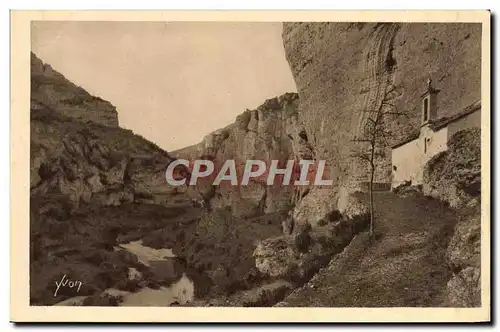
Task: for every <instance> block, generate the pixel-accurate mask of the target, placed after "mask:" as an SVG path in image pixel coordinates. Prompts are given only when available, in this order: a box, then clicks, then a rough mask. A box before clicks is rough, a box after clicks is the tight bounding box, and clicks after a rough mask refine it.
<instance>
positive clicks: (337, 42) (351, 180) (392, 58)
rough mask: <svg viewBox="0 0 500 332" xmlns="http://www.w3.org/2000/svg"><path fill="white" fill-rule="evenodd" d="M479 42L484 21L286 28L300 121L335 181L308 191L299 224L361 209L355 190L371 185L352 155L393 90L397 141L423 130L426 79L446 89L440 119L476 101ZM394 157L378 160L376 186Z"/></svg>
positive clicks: (299, 209)
mask: <svg viewBox="0 0 500 332" xmlns="http://www.w3.org/2000/svg"><path fill="white" fill-rule="evenodd" d="M480 40H481V26H480V25H479V24H424V23H422V24H419V23H412V24H400V23H328V22H325V23H322V22H314V23H309V22H307V23H295V22H293V23H284V26H283V42H284V47H285V54H286V57H287V60H288V62H289V64H290V68H291V70H292V73H293V76H294V79H295V82H296V84H297V88H298V93H299V96H300V100H301V112H300V114H299V118H300V120H301V121H302V122H303V124H304V127H305V130H306V131H307V133H308V135H309V137H311V144H312V145H313V148H314V149H315V151H316V155H317V157H318V158H319V159H326V160H327V162H328V164H329V174H332V175H331V177H332V178H333V179H334V185H333V187H332V188H328V189H322V190H317V189H313V190H311V192H310V194H309V195H307V196H306V197H305V198H304V200H303V201H302V202H301V204H299V206H298V207H297V208H296V211H295V216H296V218H297V220H298V221H302V222H306V221H309V222H314V221H315V220H318V219H320V218H322V217H323V216H324V215H325V214H326V213H328V212H329V211H332V210H337V209H338V210H340V211H341V212H344V213H346V214H349V213H353V214H356V213H359V212H360V211H359V209H360V207H357V202H356V201H353V200H352V199H351V193H352V192H354V191H356V190H358V189H359V182H360V181H366V176H365V175H366V172H365V169H366V168H365V166H364V165H363V164H362V163H361V162H359V161H357V160H355V159H354V158H352V156H353V155H354V154H355V153H356V151H357V150H358V149H359V146H358V145H357V144H355V143H354V142H353V139H355V138H356V137H357V136H358V135H359V134H360V130H361V129H362V128H363V126H364V124H365V123H366V118H367V114H368V113H367V111H370V109H373V108H374V107H376V106H377V105H380V103H381V102H382V100H384V98H385V97H386V96H387V92H388V91H390V90H393V91H394V94H393V95H392V96H391V99H392V100H391V103H393V104H394V108H395V109H396V110H398V111H400V112H405V113H407V117H402V118H398V119H394V120H393V121H392V123H388V127H390V128H391V129H392V131H393V136H394V137H393V138H392V141H393V143H396V142H397V141H399V140H400V139H402V138H404V137H406V136H407V135H408V134H410V133H411V132H412V130H415V128H418V126H419V125H420V99H419V98H420V95H421V93H422V92H424V89H425V84H426V81H427V79H428V78H429V77H431V78H432V80H433V82H434V85H435V87H436V88H439V89H441V92H440V94H439V97H438V101H437V105H438V116H445V115H446V116H449V115H452V114H454V113H455V112H459V111H460V110H462V109H463V108H465V107H466V106H467V105H470V104H472V103H473V102H476V101H477V100H479V99H480V91H481V88H480V73H481V70H480V65H481V43H480ZM389 152H390V151H389V150H388V149H387V151H386V157H382V158H381V159H380V160H379V161H378V164H379V165H380V167H379V172H378V173H377V174H376V177H377V181H383V182H390V175H391V170H390V153H389Z"/></svg>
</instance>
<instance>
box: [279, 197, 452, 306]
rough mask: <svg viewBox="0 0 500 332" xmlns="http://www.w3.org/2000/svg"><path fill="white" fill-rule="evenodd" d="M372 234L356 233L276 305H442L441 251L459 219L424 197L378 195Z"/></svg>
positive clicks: (444, 274)
mask: <svg viewBox="0 0 500 332" xmlns="http://www.w3.org/2000/svg"><path fill="white" fill-rule="evenodd" d="M375 200H376V205H375V209H376V221H377V223H376V225H375V228H376V233H378V234H379V235H378V236H377V237H376V238H375V239H373V240H371V241H370V239H369V237H368V236H367V234H365V233H363V234H360V235H358V236H357V237H356V238H355V239H354V240H353V241H352V242H351V244H350V245H349V246H348V247H347V248H346V250H345V251H344V252H343V253H341V254H339V255H338V256H336V257H335V258H334V259H333V260H332V261H331V262H330V264H329V266H328V267H326V268H325V269H323V270H322V271H320V272H319V273H318V274H317V275H316V276H315V277H314V278H313V279H312V280H311V281H310V282H309V283H308V284H306V285H305V286H304V287H302V288H300V289H297V290H295V291H294V292H293V293H292V294H291V295H290V296H288V297H287V298H286V299H285V301H283V302H282V303H280V304H278V306H319V307H379V306H381V307H392V306H396V307H409V306H440V305H442V302H443V290H444V289H445V287H446V282H447V280H448V279H449V271H448V269H447V266H446V263H445V256H444V254H445V248H446V246H447V243H448V241H449V239H450V237H451V235H452V231H453V227H454V225H455V222H456V220H457V216H456V215H455V213H454V212H453V211H452V210H450V209H449V208H447V207H445V206H444V205H443V204H442V203H440V202H438V201H435V200H432V199H428V198H426V197H422V196H411V197H398V196H395V195H394V194H392V193H377V194H376V196H375Z"/></svg>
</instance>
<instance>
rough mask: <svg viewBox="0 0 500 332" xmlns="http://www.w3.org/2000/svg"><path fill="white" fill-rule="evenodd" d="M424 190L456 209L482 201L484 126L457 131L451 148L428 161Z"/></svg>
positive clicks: (425, 169)
mask: <svg viewBox="0 0 500 332" xmlns="http://www.w3.org/2000/svg"><path fill="white" fill-rule="evenodd" d="M423 192H424V194H426V195H429V196H433V197H435V198H438V199H441V200H443V201H446V202H448V203H449V204H450V206H452V207H454V208H460V207H463V206H466V205H468V204H472V205H474V204H475V203H477V201H478V200H480V198H481V129H479V128H475V129H467V130H462V131H459V132H457V133H456V134H455V135H453V136H452V137H451V139H450V141H449V142H448V150H446V151H443V152H441V153H439V154H437V155H435V156H434V157H433V158H432V159H431V160H429V161H428V162H427V164H426V165H425V168H424V184H423Z"/></svg>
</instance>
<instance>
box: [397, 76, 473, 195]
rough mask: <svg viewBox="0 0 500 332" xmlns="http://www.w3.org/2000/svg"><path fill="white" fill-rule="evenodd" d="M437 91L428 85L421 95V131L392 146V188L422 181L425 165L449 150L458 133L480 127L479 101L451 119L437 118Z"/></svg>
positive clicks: (430, 83)
mask: <svg viewBox="0 0 500 332" xmlns="http://www.w3.org/2000/svg"><path fill="white" fill-rule="evenodd" d="M439 91H440V90H438V89H435V88H434V87H433V86H432V81H431V80H430V79H429V80H428V82H427V89H426V91H425V92H424V93H423V94H422V95H421V97H420V98H421V104H422V106H421V119H422V120H421V125H420V130H419V131H418V132H415V133H414V134H413V135H411V136H410V137H408V138H407V139H405V140H403V141H402V142H400V143H398V144H396V145H394V146H392V185H391V186H392V188H394V187H397V186H399V185H400V184H402V183H404V182H406V181H411V184H412V185H419V184H422V182H423V171H424V167H425V165H426V163H427V162H428V161H429V160H430V159H431V158H432V157H433V156H434V155H436V154H437V153H439V152H442V151H445V150H446V149H447V148H448V146H447V145H448V141H449V140H450V138H451V137H452V136H453V135H454V134H455V133H457V132H458V131H461V130H464V129H468V128H480V127H481V102H480V101H477V102H475V103H473V104H471V105H469V106H468V107H466V108H465V109H463V110H462V111H460V112H459V113H457V114H455V115H453V116H451V117H441V118H439V117H438V113H439V110H438V107H437V105H438V103H437V100H438V95H439Z"/></svg>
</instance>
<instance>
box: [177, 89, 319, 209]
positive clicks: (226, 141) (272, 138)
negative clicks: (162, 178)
mask: <svg viewBox="0 0 500 332" xmlns="http://www.w3.org/2000/svg"><path fill="white" fill-rule="evenodd" d="M298 114H299V100H298V96H297V94H294V93H286V94H284V95H282V96H279V97H276V98H272V99H268V100H267V101H265V102H264V103H263V104H262V105H260V106H259V107H257V108H256V109H253V110H246V111H245V112H244V113H242V114H240V115H239V116H238V117H237V118H236V120H235V122H234V123H233V124H231V125H229V126H227V127H226V128H223V129H220V130H217V131H215V132H213V133H211V134H209V135H207V136H205V137H204V139H203V140H202V142H201V143H199V144H198V145H195V146H191V147H188V148H184V149H182V150H179V151H174V152H172V154H173V155H175V156H177V157H179V158H181V157H182V158H192V159H195V158H200V157H202V156H204V157H207V158H210V159H212V160H214V163H215V164H216V171H217V166H219V167H220V166H222V164H223V163H224V162H225V161H226V160H228V159H234V160H236V163H237V166H238V165H239V166H244V163H245V162H246V161H247V160H249V159H258V160H263V161H265V162H266V165H268V167H269V165H270V161H271V160H279V161H281V162H285V161H286V160H290V159H295V158H298V159H312V157H313V154H314V151H313V150H312V147H311V145H310V143H309V141H308V140H309V137H308V135H307V133H306V132H305V131H304V129H303V127H302V125H301V124H300V122H299V120H298ZM219 169H220V168H219ZM241 169H243V168H241ZM199 183H200V182H199ZM206 183H207V185H203V184H199V185H197V187H196V188H195V190H198V191H200V192H201V194H202V195H204V196H205V197H208V199H209V200H210V202H211V203H210V204H211V205H212V207H216V208H223V207H230V208H231V209H232V212H233V214H234V215H235V216H241V215H249V214H253V213H262V212H264V213H269V212H275V211H279V210H283V209H286V208H287V207H288V206H289V205H290V204H292V200H293V197H294V196H293V194H294V188H293V187H292V186H288V187H280V186H274V187H271V186H266V185H265V183H252V182H251V183H249V185H248V186H245V187H243V186H241V187H234V186H230V185H228V183H227V182H226V183H221V185H220V186H218V187H217V188H213V186H211V181H206Z"/></svg>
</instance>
